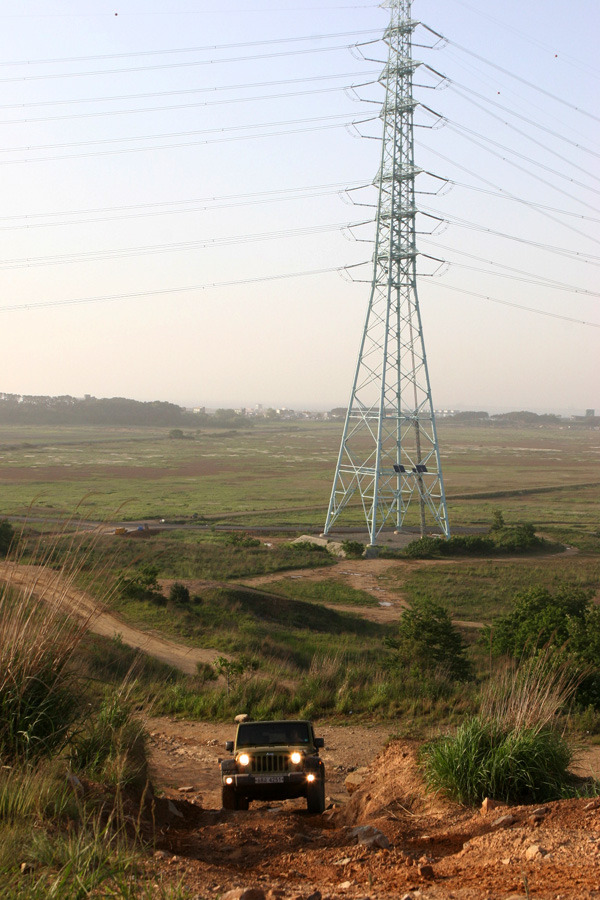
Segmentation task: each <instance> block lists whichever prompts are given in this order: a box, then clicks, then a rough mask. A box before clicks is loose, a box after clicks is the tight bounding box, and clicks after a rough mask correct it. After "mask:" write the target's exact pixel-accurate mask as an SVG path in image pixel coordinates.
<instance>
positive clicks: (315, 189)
mask: <svg viewBox="0 0 600 900" xmlns="http://www.w3.org/2000/svg"><path fill="white" fill-rule="evenodd" d="M361 186H362V185H361V183H360V182H356V183H355V184H353V185H348V183H347V182H338V183H337V184H325V185H312V186H310V185H309V186H306V187H299V188H283V189H279V190H272V191H254V192H252V193H248V194H224V195H222V196H214V197H200V198H194V199H191V200H165V201H162V202H161V201H156V202H154V203H138V204H133V205H130V206H104V207H93V208H91V209H75V210H61V211H60V212H55V213H30V214H25V215H16V216H0V222H14V221H20V220H22V219H26V220H27V221H26V222H25V223H24V224H22V225H0V230H2V231H7V230H20V229H24V228H49V227H54V226H57V225H81V224H87V223H90V224H91V223H95V222H112V221H115V220H120V219H134V218H144V217H146V216H159V215H177V214H178V213H188V212H203V211H206V210H213V209H231V208H236V207H239V206H249V205H254V204H263V203H282V202H287V201H290V200H291V201H294V200H312V199H313V198H316V197H327V196H331V195H333V194H339V193H340V192H341V191H343V190H352V189H355V188H358V187H361ZM198 203H206V204H209V205H207V206H192V205H191V204H198ZM113 212H115V213H118V212H123V213H124V215H120V216H118V215H116V216H101V217H96V218H83V219H72V220H67V221H64V222H43V221H42V222H35V221H33V222H31V221H29V220H31V219H49V218H53V217H56V216H76V215H77V216H85V215H88V214H90V215H91V214H93V215H95V216H97V214H98V213H113Z"/></svg>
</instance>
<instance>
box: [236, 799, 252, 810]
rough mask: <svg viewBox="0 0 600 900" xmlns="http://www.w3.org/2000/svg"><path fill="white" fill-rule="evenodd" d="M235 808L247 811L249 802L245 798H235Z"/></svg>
mask: <svg viewBox="0 0 600 900" xmlns="http://www.w3.org/2000/svg"><path fill="white" fill-rule="evenodd" d="M236 800H237V806H236V809H248V807H249V806H250V801H249V800H248V798H247V797H236Z"/></svg>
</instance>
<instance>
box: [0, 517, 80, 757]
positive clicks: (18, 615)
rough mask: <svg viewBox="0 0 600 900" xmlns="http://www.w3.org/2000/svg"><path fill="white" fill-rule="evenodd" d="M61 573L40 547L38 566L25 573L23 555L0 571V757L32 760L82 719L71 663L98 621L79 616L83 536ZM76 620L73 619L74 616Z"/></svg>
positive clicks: (75, 534) (75, 535) (72, 539)
mask: <svg viewBox="0 0 600 900" xmlns="http://www.w3.org/2000/svg"><path fill="white" fill-rule="evenodd" d="M67 529H69V530H70V531H71V537H70V543H71V548H70V549H71V552H70V553H69V554H66V555H65V556H64V557H63V559H65V562H64V563H63V564H62V565H61V566H60V568H58V569H54V568H53V567H52V556H53V552H52V546H51V545H50V546H46V545H43V544H41V543H40V546H39V547H38V548H37V552H36V554H35V558H36V563H37V564H38V565H36V566H35V567H33V566H26V567H25V566H23V565H22V564H21V563H22V560H21V559H20V557H19V553H18V547H17V551H16V552H15V553H14V555H13V556H12V558H9V559H8V560H6V561H4V562H3V563H2V565H1V568H0V577H1V581H0V755H1V756H2V757H6V758H15V757H22V758H30V757H32V756H35V755H37V754H38V753H40V752H45V751H49V750H51V749H53V748H55V747H57V746H59V745H60V743H61V742H62V741H63V739H64V738H65V735H66V733H67V730H68V727H69V725H70V724H71V722H72V721H73V719H74V716H75V715H76V712H77V709H76V706H77V704H76V703H75V702H74V696H73V692H72V691H71V690H70V682H71V681H72V679H73V674H72V672H71V671H70V670H69V662H70V660H71V659H72V657H73V654H74V652H75V650H76V649H77V648H78V646H79V645H80V643H81V641H82V639H83V637H84V635H85V633H86V631H87V629H88V627H89V624H90V620H91V619H92V618H93V615H94V610H93V609H92V608H87V609H83V608H82V609H79V610H78V609H76V610H73V608H72V607H73V600H72V597H73V589H74V586H75V580H76V578H77V575H78V573H79V572H80V570H81V567H82V565H83V564H84V563H85V557H83V558H82V556H81V554H80V553H78V544H77V542H78V539H79V534H80V532H78V530H77V529H76V528H74V524H73V522H67V523H66V524H65V527H64V528H63V533H64V532H65V531H66V530H67ZM73 612H75V615H73Z"/></svg>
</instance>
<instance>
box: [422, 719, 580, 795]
mask: <svg viewBox="0 0 600 900" xmlns="http://www.w3.org/2000/svg"><path fill="white" fill-rule="evenodd" d="M422 759H423V762H424V765H425V777H426V781H427V784H428V786H429V787H430V788H431V789H432V790H440V791H443V792H444V793H445V794H447V795H448V796H450V797H451V798H452V799H453V800H456V801H458V802H459V803H467V804H475V803H481V801H482V800H483V799H484V798H485V797H492V798H493V799H494V800H500V801H503V802H505V803H528V802H538V803H539V802H544V801H547V800H556V799H558V798H560V797H561V796H563V794H564V791H565V787H566V786H567V785H568V784H569V782H570V781H571V777H570V775H569V772H568V767H569V764H570V762H571V759H572V753H571V751H570V749H569V747H568V745H567V743H566V742H565V740H564V739H563V738H562V737H561V735H560V734H558V733H557V732H556V731H554V730H551V729H549V730H542V731H536V730H535V729H534V728H510V727H509V728H503V727H502V726H501V725H500V724H498V723H496V722H493V721H486V720H482V719H481V718H477V717H476V718H472V719H469V720H468V721H467V722H465V724H464V725H461V726H460V727H459V729H458V731H457V732H456V735H454V736H453V737H446V738H442V739H440V740H438V741H435V742H434V743H432V744H429V745H427V746H426V747H425V749H424V751H423V753H422Z"/></svg>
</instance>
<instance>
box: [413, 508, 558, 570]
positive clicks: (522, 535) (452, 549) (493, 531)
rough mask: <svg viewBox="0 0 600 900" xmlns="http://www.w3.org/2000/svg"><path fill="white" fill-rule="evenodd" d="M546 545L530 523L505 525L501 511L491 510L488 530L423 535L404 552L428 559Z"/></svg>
mask: <svg viewBox="0 0 600 900" xmlns="http://www.w3.org/2000/svg"><path fill="white" fill-rule="evenodd" d="M544 546H545V542H544V540H543V539H542V538H539V537H538V536H537V535H536V533H535V527H534V526H533V525H531V524H529V523H523V524H520V525H505V524H504V519H503V518H502V514H501V513H494V520H493V522H492V525H491V527H490V529H489V531H488V533H487V535H482V534H468V535H455V536H454V537H451V538H448V539H447V540H444V539H443V538H441V537H424V538H419V539H418V540H416V541H411V543H410V544H409V545H408V546H407V547H405V549H404V551H403V555H404V556H407V557H408V558H409V559H431V558H432V557H438V556H494V555H500V554H503V553H527V552H529V551H531V550H540V549H542V548H543V547H544Z"/></svg>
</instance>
